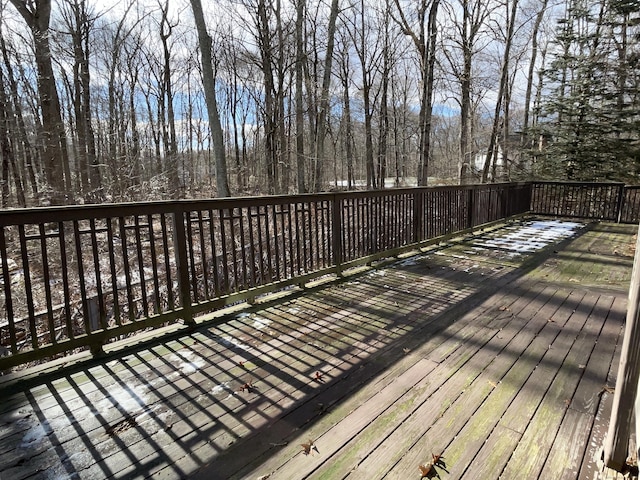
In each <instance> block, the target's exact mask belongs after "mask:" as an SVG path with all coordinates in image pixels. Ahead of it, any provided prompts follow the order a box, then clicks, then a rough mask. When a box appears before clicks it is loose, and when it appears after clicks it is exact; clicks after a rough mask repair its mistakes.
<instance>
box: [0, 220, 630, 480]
mask: <svg viewBox="0 0 640 480" xmlns="http://www.w3.org/2000/svg"><path fill="white" fill-rule="evenodd" d="M635 230H636V229H635V228H634V227H632V226H621V225H613V224H586V223H580V222H563V221H559V220H548V219H547V220H536V221H533V220H522V221H518V222H512V223H509V224H507V225H503V226H501V227H499V228H494V229H492V230H487V231H485V232H478V233H476V234H475V235H472V236H468V237H464V238H461V239H455V240H451V241H450V242H449V243H447V244H442V245H438V246H434V247H431V248H429V249H425V250H424V251H422V252H419V253H418V254H416V255H413V256H410V257H407V258H404V259H399V260H398V261H395V262H392V263H385V264H384V265H379V266H377V267H376V268H371V269H370V270H368V271H366V272H364V273H360V274H358V275H353V276H350V277H347V278H345V279H344V280H343V281H341V282H339V283H334V284H331V285H329V286H324V287H322V288H317V289H313V290H310V291H308V292H305V293H304V294H297V295H295V296H290V297H288V298H285V299H283V300H281V301H278V302H274V303H269V304H266V305H262V306H255V307H252V308H251V309H249V310H247V311H245V312H242V313H236V314H234V315H233V316H230V317H228V318H227V321H226V322H225V323H223V324H220V325H217V326H202V327H200V328H198V329H197V330H196V331H193V332H190V333H188V334H182V335H179V336H174V337H173V338H171V339H166V340H165V341H158V342H156V343H154V344H152V345H151V346H149V345H147V346H146V347H144V348H138V349H135V350H130V351H128V352H127V353H126V355H125V356H123V357H121V358H117V359H113V358H109V359H106V360H105V361H103V362H95V361H94V362H92V363H90V364H82V363H80V364H77V365H75V366H73V367H67V368H66V369H58V370H57V371H54V372H49V373H47V374H46V375H44V376H41V377H33V378H31V379H30V380H29V381H28V382H24V381H23V382H22V383H20V382H18V383H15V382H13V381H11V382H9V381H6V382H4V384H0V388H1V390H0V398H1V399H2V404H1V405H0V478H3V479H4V478H11V479H21V478H52V479H53V478H60V479H62V478H83V479H84V478H86V479H101V478H151V477H152V478H166V479H174V478H175V479H177V478H202V479H225V480H226V479H234V478H237V479H244V478H247V479H263V480H264V479H267V478H269V479H304V478H314V479H315V478H325V479H343V478H348V479H358V478H362V479H365V478H366V479H382V478H388V479H393V478H397V479H410V478H416V479H418V478H438V477H439V478H443V479H444V478H450V479H462V478H464V479H493V478H496V479H497V478H503V479H507V480H511V479H520V478H526V479H534V478H539V479H551V478H553V479H580V480H583V479H596V478H600V479H603V478H605V474H603V473H601V472H600V471H599V467H598V465H597V461H596V459H597V455H598V451H599V449H600V446H601V445H602V441H603V438H604V435H605V433H606V428H607V424H608V421H609V417H608V415H609V409H610V407H611V401H612V397H613V395H612V388H613V386H614V384H615V373H616V369H617V365H618V360H619V359H618V355H619V349H620V343H621V340H622V328H623V322H624V315H625V308H626V296H627V289H628V283H629V277H630V274H631V266H632V262H633V246H634V244H635V241H634V238H633V235H634V234H635ZM606 478H615V477H614V476H612V475H610V476H608V477H606Z"/></svg>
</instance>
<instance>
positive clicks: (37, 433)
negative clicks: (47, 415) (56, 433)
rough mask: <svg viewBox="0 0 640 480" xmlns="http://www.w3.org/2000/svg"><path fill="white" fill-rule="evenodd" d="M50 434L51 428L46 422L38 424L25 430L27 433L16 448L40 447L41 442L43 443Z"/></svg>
mask: <svg viewBox="0 0 640 480" xmlns="http://www.w3.org/2000/svg"><path fill="white" fill-rule="evenodd" d="M51 433H53V428H51V425H50V424H49V421H48V420H45V421H43V422H42V423H38V424H37V425H34V426H33V427H31V428H30V429H29V430H27V433H25V434H24V436H23V437H22V440H20V443H19V444H18V448H22V449H25V448H31V447H34V448H35V447H37V446H38V445H40V443H41V442H43V441H45V440H46V439H47V437H48V436H49V435H50V434H51Z"/></svg>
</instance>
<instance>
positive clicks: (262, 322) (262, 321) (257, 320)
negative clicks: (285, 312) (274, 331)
mask: <svg viewBox="0 0 640 480" xmlns="http://www.w3.org/2000/svg"><path fill="white" fill-rule="evenodd" d="M269 324H271V320H269V319H268V318H263V317H259V316H257V315H256V316H255V317H254V320H253V328H256V329H258V330H262V329H263V328H264V327H266V326H268V325H269Z"/></svg>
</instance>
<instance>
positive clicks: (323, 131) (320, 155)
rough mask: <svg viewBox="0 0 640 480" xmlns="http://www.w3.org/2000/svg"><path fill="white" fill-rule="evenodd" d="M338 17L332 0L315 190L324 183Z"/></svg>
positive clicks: (318, 128)
mask: <svg viewBox="0 0 640 480" xmlns="http://www.w3.org/2000/svg"><path fill="white" fill-rule="evenodd" d="M337 18H338V0H332V2H331V12H330V13H329V26H328V27H327V53H326V57H325V59H324V72H323V76H322V90H321V93H320V109H319V112H318V124H317V129H316V135H317V138H316V155H315V157H316V158H315V161H316V171H315V188H314V190H315V191H316V192H319V191H321V190H322V186H323V184H324V181H323V170H324V139H325V136H326V132H327V117H328V115H329V88H330V87H331V68H332V65H333V49H334V45H335V36H336V20H337Z"/></svg>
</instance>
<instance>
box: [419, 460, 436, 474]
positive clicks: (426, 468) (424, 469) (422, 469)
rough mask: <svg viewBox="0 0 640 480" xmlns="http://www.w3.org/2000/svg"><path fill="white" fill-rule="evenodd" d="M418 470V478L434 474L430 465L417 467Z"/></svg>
mask: <svg viewBox="0 0 640 480" xmlns="http://www.w3.org/2000/svg"><path fill="white" fill-rule="evenodd" d="M418 469H419V470H420V478H426V477H427V475H429V474H430V473H432V472H434V469H433V464H432V463H427V464H425V465H418Z"/></svg>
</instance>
